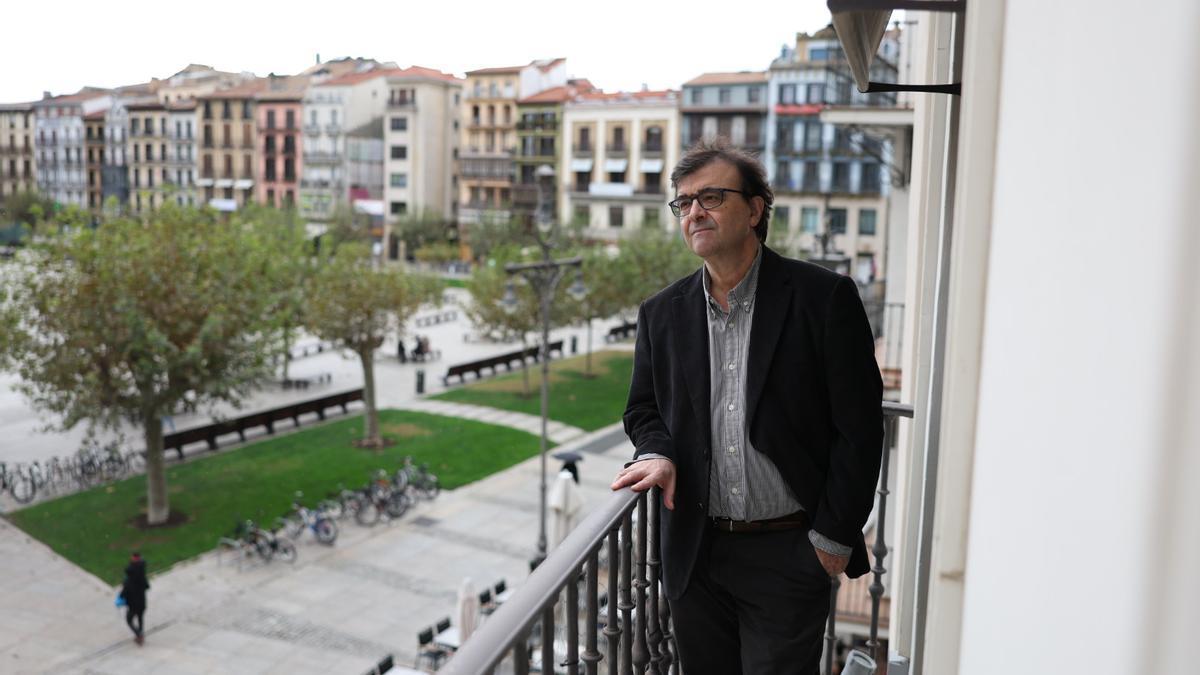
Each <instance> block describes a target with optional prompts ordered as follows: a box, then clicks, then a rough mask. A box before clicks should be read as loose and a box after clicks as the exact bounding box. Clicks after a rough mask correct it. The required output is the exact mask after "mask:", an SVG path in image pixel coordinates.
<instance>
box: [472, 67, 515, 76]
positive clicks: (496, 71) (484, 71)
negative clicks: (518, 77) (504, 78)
mask: <svg viewBox="0 0 1200 675" xmlns="http://www.w3.org/2000/svg"><path fill="white" fill-rule="evenodd" d="M524 67H525V66H504V67H502V68H480V69H478V70H468V71H467V77H470V76H472V75H511V74H513V73H519V72H521V69H522V68H524Z"/></svg>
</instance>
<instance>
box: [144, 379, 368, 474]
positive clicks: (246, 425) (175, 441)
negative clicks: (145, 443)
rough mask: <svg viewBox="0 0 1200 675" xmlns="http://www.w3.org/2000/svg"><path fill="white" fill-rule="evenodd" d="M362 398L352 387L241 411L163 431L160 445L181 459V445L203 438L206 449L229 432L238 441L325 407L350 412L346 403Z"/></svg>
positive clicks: (322, 414) (296, 422) (296, 421)
mask: <svg viewBox="0 0 1200 675" xmlns="http://www.w3.org/2000/svg"><path fill="white" fill-rule="evenodd" d="M361 400H363V390H362V389H361V388H359V389H353V390H351V391H344V392H341V393H339V394H331V395H329V396H322V397H321V398H314V399H311V400H308V401H301V402H299V403H292V404H291V405H285V406H280V407H278V408H272V409H270V410H263V411H261V412H256V413H250V414H249V415H242V416H241V417H236V418H234V419H229V420H223V421H220V422H213V423H212V424H207V425H204V426H201V427H193V428H191V429H184V430H183V431H176V432H173V433H169V434H164V435H163V449H164V450H166V449H168V448H169V449H171V450H174V451H175V454H177V455H178V456H179V459H183V448H184V446H186V445H188V444H191V443H199V442H201V441H203V442H204V443H206V444H207V445H208V449H209V450H216V449H217V440H218V439H219V438H220V437H222V436H226V435H229V434H237V435H238V439H239V440H241V441H243V442H244V441H245V440H246V431H247V430H250V429H257V428H260V427H263V428H266V430H267V433H268V434H274V433H275V423H276V422H282V421H287V420H291V421H292V424H293V425H295V426H297V427H298V426H300V416H301V415H307V414H311V413H316V414H317V418H318V419H322V420H323V419H325V411H326V410H328V409H329V408H336V407H341V409H342V414H347V413H349V412H350V409H349V407H348V406H349V404H351V403H353V402H355V401H361Z"/></svg>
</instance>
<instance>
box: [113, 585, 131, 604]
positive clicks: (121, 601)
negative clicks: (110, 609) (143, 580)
mask: <svg viewBox="0 0 1200 675" xmlns="http://www.w3.org/2000/svg"><path fill="white" fill-rule="evenodd" d="M113 604H114V605H116V606H117V607H124V606H125V605H127V604H129V603H127V602H125V590H124V589H122V590H119V591H117V599H116V600H113Z"/></svg>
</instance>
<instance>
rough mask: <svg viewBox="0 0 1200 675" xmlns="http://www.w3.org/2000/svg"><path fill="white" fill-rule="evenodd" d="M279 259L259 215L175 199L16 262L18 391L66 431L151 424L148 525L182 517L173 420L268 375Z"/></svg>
mask: <svg viewBox="0 0 1200 675" xmlns="http://www.w3.org/2000/svg"><path fill="white" fill-rule="evenodd" d="M277 255H279V253H278V251H277V250H275V248H274V240H273V237H272V236H271V235H270V233H266V232H264V231H263V229H262V228H260V227H258V226H256V225H255V224H253V223H244V222H240V221H238V220H236V219H225V218H221V217H219V216H218V215H217V214H216V213H215V212H213V211H211V210H196V209H190V208H189V209H182V208H177V207H175V206H173V205H167V206H164V207H163V208H162V209H160V210H159V211H157V212H156V213H155V214H154V216H153V217H152V218H150V219H148V220H147V221H145V222H138V221H134V220H128V219H121V220H115V221H111V222H106V223H101V224H100V225H99V226H97V227H96V228H74V229H72V230H70V231H67V232H64V233H62V234H60V235H58V236H53V237H47V238H46V239H45V240H44V241H43V242H40V243H39V244H37V245H36V246H35V247H34V248H33V249H32V250H30V252H29V254H28V255H27V256H26V257H25V258H24V259H23V260H22V261H21V264H20V265H18V266H17V267H16V268H15V270H14V271H13V274H14V276H15V277H17V279H16V283H14V284H13V285H12V286H11V287H10V289H9V290H10V292H11V298H10V301H9V302H7V303H4V304H3V305H0V311H3V312H4V314H5V316H3V317H0V331H3V332H4V334H5V335H4V337H3V339H0V345H2V346H3V347H4V348H5V352H6V353H5V357H6V360H7V361H8V362H9V363H10V364H11V365H12V367H13V368H14V370H15V372H16V373H17V374H18V375H19V376H20V378H21V381H20V383H19V384H18V385H17V389H18V390H19V391H21V392H22V393H23V394H24V395H25V396H26V397H27V398H28V399H29V400H30V401H31V402H32V403H33V404H34V406H35V407H37V408H39V409H41V410H44V411H46V412H49V413H53V414H54V415H55V416H56V417H57V419H58V420H59V422H58V424H57V426H59V427H61V428H63V429H70V428H73V427H75V426H76V425H77V424H79V423H81V422H86V423H87V424H88V426H89V429H90V430H95V429H97V428H108V429H114V430H116V429H119V428H120V426H121V425H122V424H123V423H125V424H131V425H134V426H136V427H140V428H141V430H142V434H143V436H144V439H145V444H146V478H147V493H148V494H147V506H146V521H147V524H149V525H161V524H164V523H166V522H167V521H168V515H169V513H170V510H169V503H168V493H167V485H166V472H165V467H164V460H163V429H162V418H163V416H165V415H170V414H173V413H174V412H175V411H184V412H194V411H196V410H198V409H199V408H200V407H201V406H207V405H209V404H211V403H216V402H226V403H232V404H234V405H237V404H238V403H239V402H240V401H241V400H243V399H244V397H245V396H246V395H247V394H249V393H250V392H251V391H252V390H253V389H255V388H256V386H257V385H258V384H259V383H260V382H261V380H262V379H263V378H264V377H266V376H268V375H269V374H270V371H271V366H272V357H273V356H274V355H275V354H276V353H278V349H279V346H278V341H279V330H278V328H279V326H278V324H277V320H276V317H275V316H273V315H272V313H271V310H272V302H273V298H274V296H275V294H276V293H277V291H278V287H279V285H280V283H281V280H280V279H279V278H278V276H277V275H276V274H275V272H276V271H277V269H278V265H276V263H275V258H276V256H277Z"/></svg>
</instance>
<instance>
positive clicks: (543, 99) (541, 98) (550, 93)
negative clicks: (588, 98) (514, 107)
mask: <svg viewBox="0 0 1200 675" xmlns="http://www.w3.org/2000/svg"><path fill="white" fill-rule="evenodd" d="M593 91H598V90H597V89H596V87H595V86H593V85H592V83H591V81H589V80H586V79H583V78H579V79H576V80H570V82H569V83H568V84H565V85H563V86H561V87H551V88H549V89H545V90H543V91H539V92H538V93H536V94H533V95H532V96H526V97H525V98H523V99H521V100H519V101H517V103H518V104H521V103H563V102H565V101H569V100H571V99H572V98H574V97H576V96H578V95H580V94H584V93H588V92H593Z"/></svg>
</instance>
